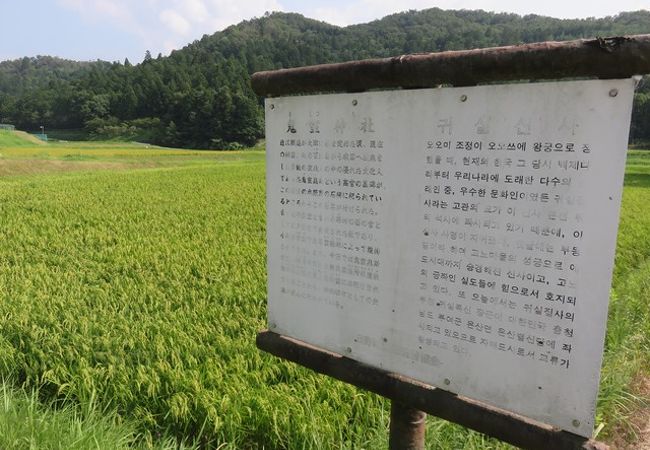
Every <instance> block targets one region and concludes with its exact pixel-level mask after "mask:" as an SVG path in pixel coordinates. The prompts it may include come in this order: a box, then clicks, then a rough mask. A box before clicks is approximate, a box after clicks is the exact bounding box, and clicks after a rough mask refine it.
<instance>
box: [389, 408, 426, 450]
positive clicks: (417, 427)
mask: <svg viewBox="0 0 650 450" xmlns="http://www.w3.org/2000/svg"><path fill="white" fill-rule="evenodd" d="M426 418H427V415H426V413H424V412H422V411H420V410H418V409H414V408H411V407H410V406H406V405H405V404H403V403H401V402H398V401H396V400H393V401H391V405H390V437H389V439H388V448H389V449H390V450H424V430H425V425H426Z"/></svg>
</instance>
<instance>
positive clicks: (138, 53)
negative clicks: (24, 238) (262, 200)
mask: <svg viewBox="0 0 650 450" xmlns="http://www.w3.org/2000/svg"><path fill="white" fill-rule="evenodd" d="M433 7H438V8H442V9H483V10H485V11H495V12H511V13H517V14H521V15H525V14H539V15H545V16H551V17H558V18H585V17H604V16H611V15H615V14H617V13H619V12H621V11H637V10H640V9H646V10H650V0H617V1H611V0H569V1H567V0H543V1H539V0H537V1H528V0H399V1H396V0H330V1H326V0H0V17H1V18H2V26H0V61H2V60H6V59H16V58H21V57H23V56H36V55H52V56H59V57H62V58H66V59H75V60H96V59H102V60H106V61H123V60H124V58H129V60H130V61H131V62H132V63H138V62H141V61H142V59H143V57H144V54H145V52H146V51H147V50H149V51H151V53H152V55H153V56H154V57H155V56H156V55H158V53H162V54H163V55H167V54H169V52H170V51H171V50H173V49H179V48H182V47H184V46H185V45H187V44H188V43H190V42H192V41H194V40H196V39H200V38H201V37H202V36H203V35H204V34H212V33H215V32H216V31H220V30H222V29H224V28H226V27H228V26H229V25H233V24H236V23H239V22H241V21H242V20H247V19H251V18H253V17H260V16H262V15H264V13H265V12H267V11H268V12H271V11H285V12H297V13H300V14H303V15H305V16H307V17H311V18H314V19H318V20H323V21H325V22H328V23H331V24H334V25H339V26H345V25H350V24H356V23H364V22H369V21H371V20H374V19H379V18H381V17H384V16H386V15H388V14H392V13H396V12H401V11H407V10H410V9H415V10H420V9H426V8H433ZM648 32H650V30H648Z"/></svg>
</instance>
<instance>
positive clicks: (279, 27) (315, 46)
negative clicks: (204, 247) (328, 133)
mask: <svg viewBox="0 0 650 450" xmlns="http://www.w3.org/2000/svg"><path fill="white" fill-rule="evenodd" d="M643 33H650V12H648V11H638V12H626V13H621V14H618V15H616V16H613V17H606V18H601V19H576V20H561V19H553V18H549V17H543V16H537V15H527V16H519V15H516V14H495V13H488V12H485V11H469V10H461V11H445V10H441V9H438V8H432V9H427V10H423V11H408V12H404V13H399V14H392V15H389V16H386V17H384V18H383V19H380V20H376V21H373V22H370V23H366V24H359V25H352V26H348V27H338V26H334V25H330V24H327V23H325V22H320V21H317V20H313V19H308V18H305V17H303V16H301V15H299V14H294V13H272V14H266V15H265V16H263V17H260V18H255V19H251V20H247V21H244V22H241V23H240V24H238V25H233V26H231V27H228V28H226V29H225V30H223V31H220V32H217V33H214V34H213V35H210V36H208V35H206V36H204V37H203V38H202V39H200V40H197V41H194V42H193V43H191V44H189V45H187V46H186V47H184V48H182V49H180V50H176V51H173V52H172V53H171V54H170V55H169V56H168V57H160V56H159V57H158V58H151V56H150V55H147V57H146V58H145V60H144V61H143V62H142V63H140V64H138V65H135V66H133V65H131V64H130V63H128V62H125V63H108V62H104V61H96V62H86V63H82V62H74V61H67V60H63V59H59V58H53V57H36V58H23V59H19V60H15V61H8V62H7V61H5V62H2V63H0V121H3V120H4V121H7V122H12V123H14V124H15V125H17V126H18V127H19V128H22V129H38V127H39V126H41V125H44V126H46V127H47V128H50V129H51V128H63V129H66V128H75V129H79V128H84V129H85V130H87V132H88V133H90V134H91V135H93V136H97V137H103V138H110V137H122V138H132V139H139V140H146V141H150V142H154V143H157V144H162V145H174V146H184V147H195V148H228V147H230V148H236V147H238V146H240V145H250V144H252V143H254V142H255V140H256V139H258V138H260V137H261V136H262V135H263V115H262V110H261V108H260V99H258V98H257V97H256V96H255V94H254V93H253V92H252V90H251V88H250V83H249V81H250V75H251V74H252V73H253V72H256V71H260V70H269V69H278V68H285V67H297V66H304V65H312V64H321V63H329V62H340V61H347V60H355V59H365V58H375V57H388V56H395V55H400V54H406V53H416V52H437V51H443V50H457V49H468V48H478V47H493V46H501V45H508V44H516V43H527V42H537V41H546V40H567V39H576V38H589V37H595V36H612V35H623V34H643ZM645 95H646V94H645V93H640V94H639V97H638V99H639V100H638V102H637V105H636V106H635V114H636V115H635V126H634V133H635V134H636V136H637V137H640V138H644V137H646V138H650V123H649V122H650V102H648V101H647V99H646V98H645V97H643V96H645ZM646 103H647V105H646ZM646 110H647V111H646ZM646 116H647V119H648V120H646V119H645V118H644V117H646ZM639 118H640V119H639ZM644 133H645V134H644Z"/></svg>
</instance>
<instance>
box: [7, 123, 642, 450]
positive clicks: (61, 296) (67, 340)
mask: <svg viewBox="0 0 650 450" xmlns="http://www.w3.org/2000/svg"><path fill="white" fill-rule="evenodd" d="M264 176H265V172H264V152H263V151H261V150H259V149H258V150H255V149H253V150H248V151H242V152H207V151H206V152H203V151H184V150H170V149H162V148H155V147H148V146H144V145H140V144H120V143H110V144H108V143H107V144H101V143H50V144H47V145H43V144H37V143H35V142H31V141H26V140H21V139H18V140H17V139H16V138H15V136H11V137H8V134H7V133H4V134H0V376H1V377H2V378H5V379H8V380H12V383H13V384H14V385H17V386H16V387H20V388H26V389H37V390H38V395H39V399H40V401H42V402H44V403H46V404H48V403H51V402H53V401H62V400H63V401H64V402H65V403H66V404H71V405H73V406H74V405H78V406H79V407H80V408H81V409H82V410H83V408H84V405H89V404H92V405H98V408H99V409H100V410H101V411H109V412H110V414H114V415H115V416H114V417H116V418H117V419H116V420H117V422H124V423H126V424H128V427H129V428H128V429H129V430H136V432H137V433H136V434H137V435H138V436H139V438H138V442H137V445H138V446H141V445H142V446H145V447H146V446H152V445H157V444H156V442H157V440H160V439H161V437H172V438H175V439H177V440H178V442H179V443H180V442H184V443H186V444H187V445H190V446H191V445H196V446H201V447H207V448H220V449H285V448H286V449H330V448H349V449H353V448H354V449H364V448H365V449H382V448H386V447H387V430H388V418H389V403H388V402H387V401H385V400H383V399H381V398H379V397H377V396H375V395H373V394H369V393H367V392H362V391H360V390H357V389H356V388H353V387H351V386H348V385H345V384H343V383H340V382H337V381H334V380H331V379H328V378H326V377H323V376H318V375H315V374H313V373H311V372H309V371H308V370H306V369H302V368H300V367H298V366H296V365H293V364H290V363H285V362H282V361H280V360H278V359H276V358H273V357H271V356H268V355H265V354H262V353H261V352H259V351H258V350H257V349H256V347H255V335H256V333H257V331H259V330H261V329H263V328H264V327H265V301H266V267H265V264H266V245H265V191H264V189H265V188H264V185H265V183H264ZM648 205H650V152H646V151H641V150H635V151H630V153H629V157H628V166H627V173H626V179H625V191H624V199H623V209H622V214H621V225H620V231H619V240H618V250H617V256H616V268H615V274H614V284H613V288H612V302H611V306H610V320H609V326H608V335H607V343H606V350H605V352H606V353H605V363H604V367H603V377H602V383H601V390H600V397H599V408H598V415H597V423H599V424H602V426H601V427H600V428H601V431H600V435H599V439H604V440H606V441H607V440H610V441H611V440H613V439H617V440H619V442H623V441H624V440H628V441H630V442H634V440H635V439H637V434H638V431H639V430H638V429H637V427H638V426H640V425H639V424H638V423H637V422H636V421H635V420H632V419H633V418H634V417H639V416H640V411H641V412H642V411H644V408H645V407H646V406H647V404H646V403H645V401H646V400H647V399H645V398H644V397H645V394H644V393H643V392H641V391H640V390H639V388H638V387H639V386H640V384H642V383H641V380H644V379H646V376H647V374H648V370H649V369H650V365H649V362H650V357H649V356H648V355H650V351H649V350H650V348H649V347H650V305H649V302H648V300H649V299H650V209H649V207H648ZM112 417H113V416H112ZM0 419H1V418H0ZM1 423H2V421H1V420H0V424H1ZM427 427H428V430H427V446H428V448H430V449H502V448H504V449H505V448H510V447H508V446H506V445H505V444H500V443H498V442H496V441H494V440H490V439H488V438H485V437H484V436H482V435H480V434H477V433H473V432H468V431H466V430H464V429H462V428H460V427H457V426H454V425H451V424H448V423H446V422H443V421H440V420H435V419H429V421H428V425H427ZM621 439H623V440H622V441H621ZM134 445H135V444H134ZM21 448H22V447H21ZM24 448H29V447H24ZM120 448H122V447H120Z"/></svg>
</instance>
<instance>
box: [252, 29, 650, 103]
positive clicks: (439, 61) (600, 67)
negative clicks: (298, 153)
mask: <svg viewBox="0 0 650 450" xmlns="http://www.w3.org/2000/svg"><path fill="white" fill-rule="evenodd" d="M646 73H650V34H644V35H635V36H620V37H611V38H597V39H580V40H575V41H565V42H540V43H535V44H524V45H514V46H509V47H494V48H484V49H475V50H463V51H447V52H441V53H420V54H413V55H402V56H395V57H392V58H383V59H367V60H363V61H351V62H345V63H339V64H322V65H316V66H308V67H299V68H295V69H282V70H274V71H267V72H258V73H256V74H254V75H253V77H252V80H251V84H252V86H253V90H254V91H255V93H257V94H258V95H261V96H267V97H275V96H281V95H292V94H306V93H316V92H361V91H366V90H370V89H391V88H425V87H436V86H438V85H440V84H450V85H453V86H473V85H476V84H480V83H491V82H503V81H514V80H550V79H560V78H578V77H596V78H627V77H630V76H632V75H640V74H646Z"/></svg>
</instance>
